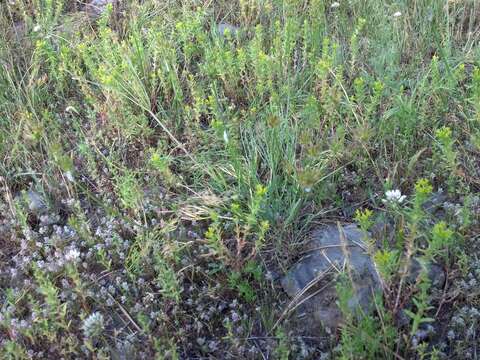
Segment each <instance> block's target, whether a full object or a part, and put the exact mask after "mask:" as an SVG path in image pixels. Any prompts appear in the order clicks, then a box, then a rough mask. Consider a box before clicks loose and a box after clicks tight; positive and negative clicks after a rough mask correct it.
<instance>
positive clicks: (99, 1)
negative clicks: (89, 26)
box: [85, 0, 115, 18]
mask: <svg viewBox="0 0 480 360" xmlns="http://www.w3.org/2000/svg"><path fill="white" fill-rule="evenodd" d="M114 2H115V0H92V1H91V2H90V3H88V4H87V5H86V6H85V9H86V11H87V15H88V16H90V17H92V18H97V17H99V16H100V15H102V14H103V13H104V12H105V10H106V9H107V5H108V4H112V5H113V3H114Z"/></svg>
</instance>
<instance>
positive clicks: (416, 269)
mask: <svg viewBox="0 0 480 360" xmlns="http://www.w3.org/2000/svg"><path fill="white" fill-rule="evenodd" d="M420 261H421V260H420V259H412V260H411V261H410V267H409V273H408V278H407V280H408V282H409V283H411V284H413V283H415V282H416V281H417V279H418V277H419V276H420V272H421V271H422V267H423V266H422V263H421V262H420ZM424 266H425V269H426V270H427V272H428V278H429V279H430V282H431V285H432V286H433V287H434V288H437V289H442V288H443V285H444V284H445V271H443V268H442V267H441V266H440V265H438V264H435V263H427V264H424Z"/></svg>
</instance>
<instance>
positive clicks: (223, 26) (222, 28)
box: [217, 23, 240, 37]
mask: <svg viewBox="0 0 480 360" xmlns="http://www.w3.org/2000/svg"><path fill="white" fill-rule="evenodd" d="M217 31H218V34H219V35H220V36H221V37H224V36H225V34H226V32H227V31H228V32H230V34H231V35H232V36H235V35H237V34H238V32H239V31H240V28H239V27H238V26H234V25H230V24H227V23H220V24H218V25H217Z"/></svg>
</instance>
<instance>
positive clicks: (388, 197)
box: [382, 189, 406, 204]
mask: <svg viewBox="0 0 480 360" xmlns="http://www.w3.org/2000/svg"><path fill="white" fill-rule="evenodd" d="M405 198H406V196H405V195H402V192H401V191H400V190H398V189H396V190H388V191H387V192H386V193H385V199H383V200H382V201H383V203H384V204H386V203H392V204H401V203H402V202H403V201H404V200H405Z"/></svg>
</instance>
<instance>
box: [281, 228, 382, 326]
mask: <svg viewBox="0 0 480 360" xmlns="http://www.w3.org/2000/svg"><path fill="white" fill-rule="evenodd" d="M363 239H364V234H363V232H362V231H361V230H360V229H359V228H358V227H357V226H356V225H354V224H346V225H343V226H340V227H338V226H337V225H329V226H326V227H323V228H320V229H318V230H317V231H315V232H313V234H312V236H311V240H310V241H309V243H308V245H307V251H308V253H307V255H305V256H304V257H303V258H302V259H301V260H300V261H299V262H298V263H297V264H295V265H294V266H293V267H292V268H291V269H290V270H289V271H288V273H287V274H286V275H285V276H284V277H283V278H282V280H281V284H282V287H283V289H284V290H285V292H286V293H287V294H288V295H289V296H290V297H291V298H292V299H294V300H293V301H294V302H295V303H297V304H298V303H300V304H301V305H299V306H298V307H297V308H296V315H297V316H298V318H299V319H300V320H301V321H302V324H303V326H304V330H305V331H306V332H314V331H316V330H317V329H319V328H321V327H322V326H323V327H327V328H330V329H336V328H337V327H338V326H339V325H340V324H341V323H342V314H341V311H340V309H339V308H338V306H337V300H338V298H337V292H336V288H335V283H336V281H335V276H336V275H337V274H338V273H340V272H343V271H346V272H347V273H349V276H350V278H351V279H352V281H353V284H352V285H353V297H352V298H351V299H350V301H349V307H350V308H351V309H352V310H353V309H356V308H358V307H360V308H361V309H362V310H363V311H364V312H366V313H368V312H369V311H370V310H372V308H374V304H373V296H374V294H375V293H376V292H380V291H381V290H382V281H381V278H380V276H379V274H378V272H377V269H376V267H375V264H374V262H373V260H372V259H371V257H370V256H369V255H368V254H367V252H366V245H365V244H364V241H363ZM327 273H328V274H327ZM295 305H296V304H293V306H295Z"/></svg>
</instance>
